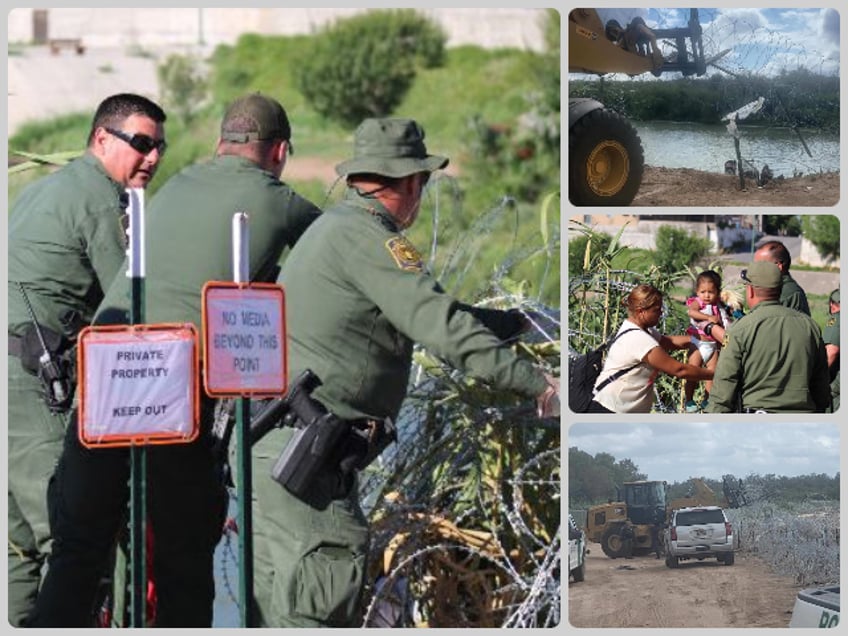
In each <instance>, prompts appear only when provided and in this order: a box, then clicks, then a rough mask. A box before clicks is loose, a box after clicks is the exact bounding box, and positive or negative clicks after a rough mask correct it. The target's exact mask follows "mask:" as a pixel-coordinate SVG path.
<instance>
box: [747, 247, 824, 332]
mask: <svg viewBox="0 0 848 636" xmlns="http://www.w3.org/2000/svg"><path fill="white" fill-rule="evenodd" d="M754 261H755V262H756V261H763V262H766V263H774V264H775V265H777V267H778V268H779V269H780V282H781V286H780V304H781V305H783V306H784V307H789V308H790V309H797V310H798V311H801V312H803V313H805V314H807V315H808V316H809V315H810V305H809V303H808V302H807V294H805V293H804V290H803V289H801V286H800V285H799V284H798V283H797V282H796V280H795V279H794V278H792V275H791V274H790V273H789V267H790V266H791V265H792V256H791V255H790V254H789V250H788V249H786V246H785V245H784V244H783V243H781V242H780V241H767V242H766V243H763V244H762V245H760V246H759V247H758V248H757V251H756V252H754Z"/></svg>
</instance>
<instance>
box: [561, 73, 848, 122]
mask: <svg viewBox="0 0 848 636" xmlns="http://www.w3.org/2000/svg"><path fill="white" fill-rule="evenodd" d="M568 94H569V97H593V98H595V99H598V100H600V101H601V102H603V103H604V104H606V105H607V106H608V107H610V108H613V109H615V110H618V111H619V112H621V113H623V114H625V115H626V116H627V117H629V118H631V119H634V120H639V121H652V120H664V121H678V122H696V123H702V124H715V123H718V122H719V121H720V119H721V117H723V116H724V115H726V114H727V113H729V112H732V111H734V110H736V109H737V108H739V107H740V106H742V105H743V104H747V103H748V102H752V101H754V100H756V99H757V98H758V97H760V96H762V97H765V102H764V105H763V108H762V110H760V112H758V113H756V114H754V115H751V116H750V117H748V118H747V119H746V120H745V121H746V123H747V124H761V125H769V126H785V127H800V128H816V129H821V130H825V131H831V132H836V131H838V130H839V77H834V76H825V75H817V74H815V73H812V72H809V71H807V70H804V69H799V70H795V71H784V72H782V73H781V74H780V75H779V76H777V77H776V78H773V77H765V76H760V75H753V74H743V75H739V76H738V77H725V76H723V75H718V74H716V75H712V76H710V77H709V78H706V79H701V78H682V79H676V80H668V81H628V80H624V81H618V80H610V79H607V78H602V79H601V81H589V80H575V81H573V82H569V84H568Z"/></svg>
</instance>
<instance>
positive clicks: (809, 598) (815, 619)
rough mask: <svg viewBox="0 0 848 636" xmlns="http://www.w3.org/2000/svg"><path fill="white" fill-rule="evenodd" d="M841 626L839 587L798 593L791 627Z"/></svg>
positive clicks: (811, 589)
mask: <svg viewBox="0 0 848 636" xmlns="http://www.w3.org/2000/svg"><path fill="white" fill-rule="evenodd" d="M837 625H839V586H838V585H836V586H833V587H814V588H809V589H806V590H801V591H800V592H798V596H797V597H796V598H795V607H794V608H792V620H790V621H789V627H836V626H837Z"/></svg>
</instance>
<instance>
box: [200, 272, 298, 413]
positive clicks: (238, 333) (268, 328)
mask: <svg viewBox="0 0 848 636" xmlns="http://www.w3.org/2000/svg"><path fill="white" fill-rule="evenodd" d="M202 295H203V383H204V388H205V390H206V393H207V394H208V395H211V396H213V397H225V396H252V397H279V396H282V395H285V393H286V386H287V384H288V378H287V376H288V361H287V359H288V356H287V354H286V326H285V324H286V305H285V292H284V291H283V288H282V287H281V286H280V285H275V284H273V283H250V284H247V285H245V284H240V283H229V282H219V281H209V282H208V283H206V284H205V285H204V286H203V292H202Z"/></svg>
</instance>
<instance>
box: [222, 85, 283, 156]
mask: <svg viewBox="0 0 848 636" xmlns="http://www.w3.org/2000/svg"><path fill="white" fill-rule="evenodd" d="M221 139H222V140H223V141H229V142H233V143H242V144H243V143H247V142H250V141H260V140H264V139H291V126H290V125H289V118H288V116H287V115H286V111H285V109H284V108H283V107H282V105H281V104H280V102H278V101H277V100H276V99H272V98H271V97H267V96H265V95H262V94H260V93H252V94H250V95H246V96H244V97H240V98H238V99H237V100H236V101H234V102H233V103H232V104H230V106H229V108H227V112H226V114H225V115H224V118H223V119H222V120H221Z"/></svg>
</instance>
